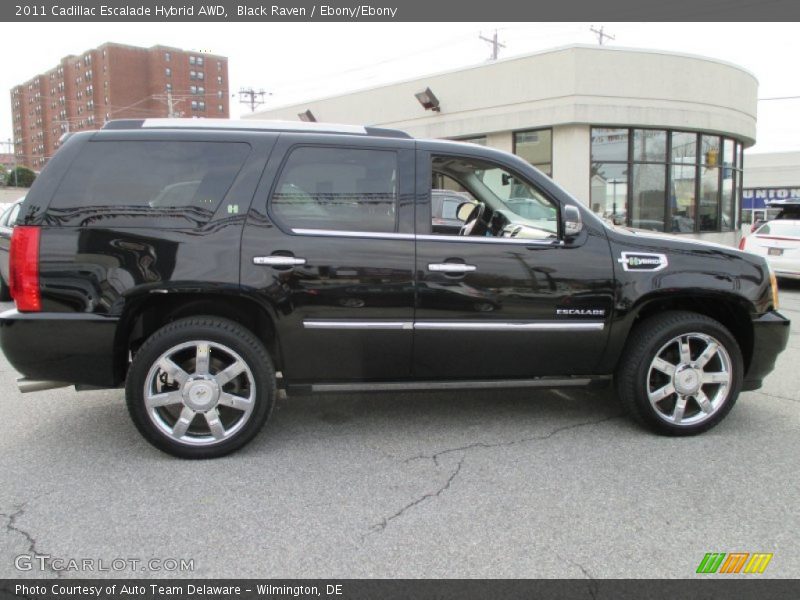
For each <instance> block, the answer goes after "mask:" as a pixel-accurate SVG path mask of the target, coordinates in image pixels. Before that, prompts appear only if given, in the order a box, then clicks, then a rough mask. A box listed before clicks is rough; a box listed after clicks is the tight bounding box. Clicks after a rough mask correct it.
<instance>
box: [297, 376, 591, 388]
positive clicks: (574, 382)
mask: <svg viewBox="0 0 800 600" xmlns="http://www.w3.org/2000/svg"><path fill="white" fill-rule="evenodd" d="M591 382H592V378H590V377H582V378H575V379H573V378H567V377H563V378H552V379H547V378H541V379H494V380H492V379H490V380H477V381H469V380H466V381H408V382H406V381H391V382H385V383H366V382H365V383H314V384H312V385H311V391H312V392H370V391H384V392H392V391H396V392H402V391H413V390H459V389H464V388H469V389H479V390H480V389H483V390H492V389H505V388H523V387H536V388H548V387H584V386H587V385H589V384H590V383H591Z"/></svg>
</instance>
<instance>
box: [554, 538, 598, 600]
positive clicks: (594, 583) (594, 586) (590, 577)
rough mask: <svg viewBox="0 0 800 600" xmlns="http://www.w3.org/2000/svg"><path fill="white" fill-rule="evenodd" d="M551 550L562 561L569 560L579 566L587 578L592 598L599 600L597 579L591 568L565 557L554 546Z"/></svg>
mask: <svg viewBox="0 0 800 600" xmlns="http://www.w3.org/2000/svg"><path fill="white" fill-rule="evenodd" d="M550 551H551V552H552V553H553V554H555V555H556V556H557V557H558V558H559V559H560V560H561V562H567V563H569V564H571V565H572V566H574V567H578V568H579V569H580V570H581V573H583V576H584V577H585V578H586V579H587V584H588V588H587V589H588V592H589V596H590V597H591V598H592V600H597V592H598V586H597V579H595V577H594V575H592V574H591V572H590V571H589V569H587V568H586V567H584V566H583V565H582V564H581V563H579V562H577V561H575V560H572V559H571V558H564V557H563V556H562V555H561V554H560V553H559V552H556V551H555V550H554V549H553V548H552V547H551V548H550Z"/></svg>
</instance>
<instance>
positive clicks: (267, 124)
mask: <svg viewBox="0 0 800 600" xmlns="http://www.w3.org/2000/svg"><path fill="white" fill-rule="evenodd" d="M103 129H236V130H242V131H285V132H302V133H342V134H349V135H369V136H376V137H394V138H411V136H410V135H408V134H407V133H405V132H404V131H400V130H398V129H383V128H381V127H365V126H363V125H339V124H335V123H317V122H305V121H299V122H296V121H266V120H258V119H242V120H235V119H119V120H116V121H108V122H107V123H106V124H105V125H103Z"/></svg>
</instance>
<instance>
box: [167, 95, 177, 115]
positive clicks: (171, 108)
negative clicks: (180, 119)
mask: <svg viewBox="0 0 800 600" xmlns="http://www.w3.org/2000/svg"><path fill="white" fill-rule="evenodd" d="M167 116H168V117H169V118H170V119H173V118H175V107H174V106H173V104H172V91H171V90H168V91H167Z"/></svg>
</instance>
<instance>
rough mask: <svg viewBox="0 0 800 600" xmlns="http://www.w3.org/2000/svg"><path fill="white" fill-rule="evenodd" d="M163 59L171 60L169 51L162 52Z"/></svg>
mask: <svg viewBox="0 0 800 600" xmlns="http://www.w3.org/2000/svg"><path fill="white" fill-rule="evenodd" d="M164 60H165V61H166V62H169V61H171V60H172V54H170V53H169V52H164Z"/></svg>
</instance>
